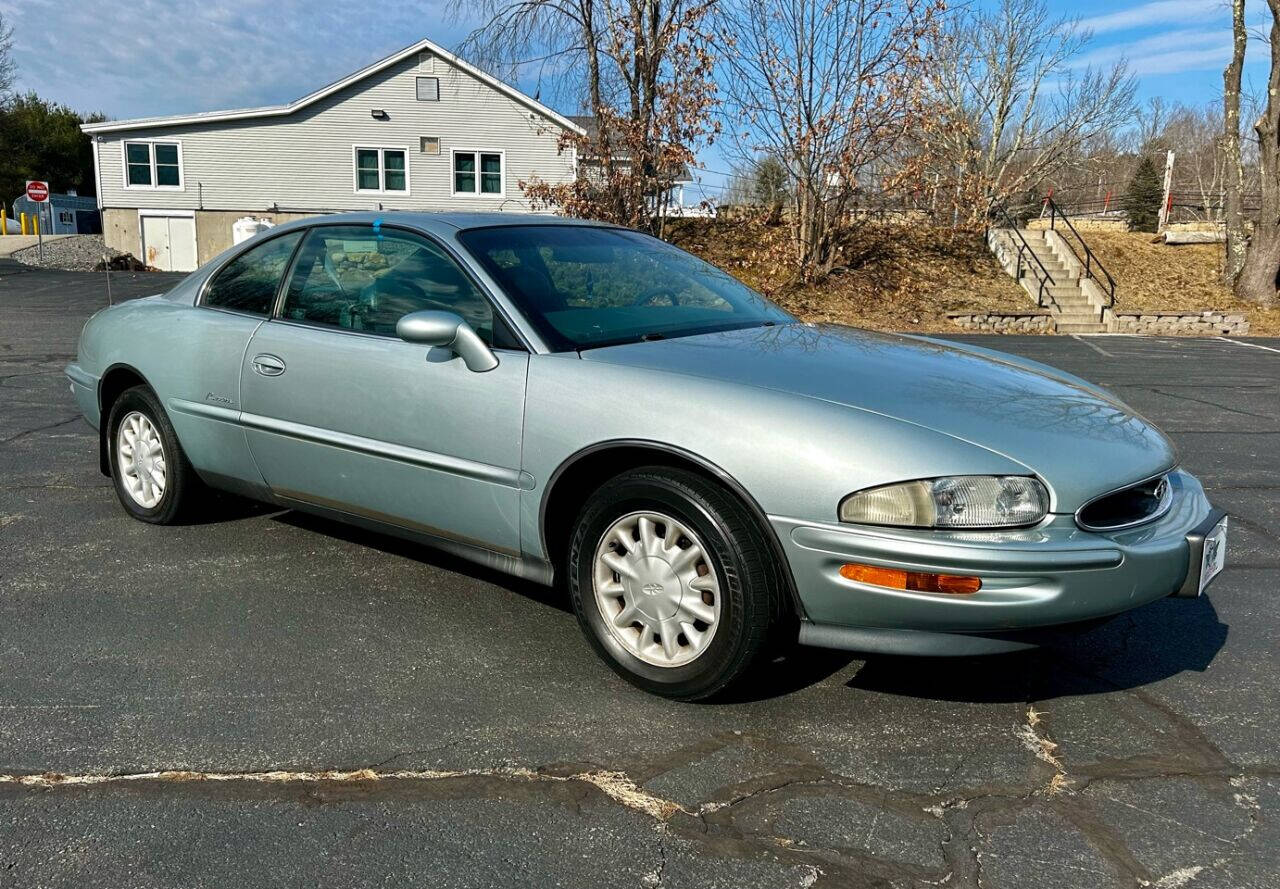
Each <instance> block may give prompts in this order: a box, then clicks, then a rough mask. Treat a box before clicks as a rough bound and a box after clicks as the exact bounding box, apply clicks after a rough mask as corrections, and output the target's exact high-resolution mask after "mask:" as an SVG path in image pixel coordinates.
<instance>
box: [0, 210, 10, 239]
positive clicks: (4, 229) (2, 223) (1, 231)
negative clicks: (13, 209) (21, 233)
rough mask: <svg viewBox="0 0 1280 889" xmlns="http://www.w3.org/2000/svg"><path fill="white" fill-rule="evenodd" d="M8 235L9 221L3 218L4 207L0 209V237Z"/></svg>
mask: <svg viewBox="0 0 1280 889" xmlns="http://www.w3.org/2000/svg"><path fill="white" fill-rule="evenodd" d="M7 234H9V219H8V217H7V216H5V210H4V207H0V237H4V236H5V235H7Z"/></svg>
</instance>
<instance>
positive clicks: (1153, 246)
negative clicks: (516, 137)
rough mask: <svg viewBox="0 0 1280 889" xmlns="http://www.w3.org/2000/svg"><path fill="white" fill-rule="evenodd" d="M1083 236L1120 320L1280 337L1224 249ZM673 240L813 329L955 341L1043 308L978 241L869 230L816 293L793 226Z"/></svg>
mask: <svg viewBox="0 0 1280 889" xmlns="http://www.w3.org/2000/svg"><path fill="white" fill-rule="evenodd" d="M1084 236H1085V239H1086V240H1087V241H1088V243H1089V246H1090V247H1091V248H1092V249H1093V251H1094V252H1095V253H1096V254H1097V255H1098V256H1099V257H1100V258H1101V259H1102V262H1103V264H1105V265H1106V267H1107V269H1108V270H1109V271H1110V272H1111V274H1112V275H1113V276H1114V277H1115V279H1116V293H1117V308H1118V309H1119V310H1120V311H1122V312H1144V313H1145V312H1200V311H1204V310H1205V309H1217V310H1224V311H1230V312H1238V313H1240V314H1243V315H1245V316H1247V317H1248V318H1249V323H1250V328H1251V331H1250V332H1251V333H1253V334H1257V335H1277V334H1280V308H1275V309H1259V308H1257V307H1254V306H1251V305H1249V304H1247V303H1241V302H1239V301H1237V300H1236V299H1235V298H1234V297H1233V296H1232V295H1231V293H1230V291H1228V290H1227V288H1225V287H1223V286H1222V284H1221V283H1220V281H1219V278H1218V276H1219V274H1220V273H1221V263H1222V248H1221V246H1220V245H1213V244H1188V245H1182V246H1177V247H1170V246H1167V245H1165V244H1164V243H1153V242H1152V238H1153V237H1154V236H1153V235H1149V234H1142V233H1138V232H1104V231H1090V232H1086V233H1085V234H1084ZM671 238H672V240H673V241H674V242H675V243H676V244H678V245H680V246H681V247H683V248H685V249H686V250H689V251H691V252H693V253H696V254H697V255H698V256H700V257H702V258H703V259H705V260H707V261H708V262H710V263H713V264H714V265H717V266H719V267H721V268H723V269H725V270H727V271H729V272H731V273H732V274H733V275H735V276H737V277H738V278H740V279H741V280H743V281H745V282H746V283H747V284H749V285H750V286H752V287H754V288H755V289H757V290H759V291H760V292H762V293H764V294H765V295H767V296H768V297H770V298H771V299H773V300H774V301H776V302H777V303H779V304H780V305H781V306H782V307H783V308H785V309H786V310H787V311H789V312H791V313H792V314H794V315H796V316H797V317H799V318H802V319H803V320H806V321H833V322H837V323H840V324H851V325H854V326H856V327H866V328H870V329H873V330H896V331H919V332H929V333H938V332H941V333H954V332H956V331H957V330H958V328H957V327H956V326H955V325H953V324H952V323H951V322H950V321H948V320H947V317H946V316H947V313H948V312H965V313H982V312H1026V311H1029V310H1033V309H1034V308H1035V304H1034V302H1033V301H1032V300H1031V298H1030V297H1029V296H1028V295H1027V293H1026V291H1024V290H1023V289H1022V288H1021V287H1019V286H1018V285H1017V284H1016V283H1015V282H1014V281H1013V279H1012V278H1010V277H1009V276H1008V275H1006V274H1005V273H1004V271H1003V270H1001V268H1000V267H999V266H998V265H996V262H995V260H994V259H993V258H992V256H991V254H990V253H989V252H988V251H987V249H986V245H985V244H984V243H983V240H982V237H981V235H980V234H976V233H967V232H954V231H952V230H951V229H948V228H933V227H929V226H925V225H895V224H892V223H868V224H867V225H866V226H864V227H863V228H862V229H861V230H860V231H859V232H857V233H856V235H854V237H853V239H852V241H851V243H850V245H849V248H848V250H847V255H848V256H850V257H851V259H850V261H849V264H848V266H847V267H846V268H843V269H838V270H837V271H836V273H834V274H832V275H831V276H830V277H829V278H827V279H826V280H825V281H822V282H820V283H818V284H805V283H803V282H800V281H797V280H795V278H794V272H793V270H792V268H791V265H790V263H789V261H788V260H789V255H788V252H787V251H788V249H789V247H788V230H787V229H786V227H785V226H777V227H768V226H765V225H764V224H762V223H761V222H759V221H751V220H735V221H733V222H728V221H723V220H711V221H708V220H684V221H681V222H678V223H676V224H675V227H674V230H673V232H672V234H671Z"/></svg>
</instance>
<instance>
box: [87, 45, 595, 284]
mask: <svg viewBox="0 0 1280 889" xmlns="http://www.w3.org/2000/svg"><path fill="white" fill-rule="evenodd" d="M81 129H82V130H84V132H86V133H88V134H89V135H90V137H91V138H92V139H93V149H94V163H95V166H96V173H97V186H98V195H99V197H98V206H99V208H100V209H101V212H102V228H103V232H104V235H105V237H106V242H107V246H109V247H114V248H116V249H118V250H123V251H125V252H128V253H132V254H133V255H135V256H137V257H139V258H140V259H142V260H143V261H144V262H146V263H147V264H148V265H152V266H155V267H157V268H161V269H167V270H174V271H189V270H191V269H194V268H196V266H198V265H199V264H201V263H203V262H206V261H208V260H209V259H211V258H212V257H214V256H215V255H217V254H218V253H220V252H221V251H222V250H224V249H226V248H227V247H229V246H231V243H232V226H233V225H234V224H235V222H236V220H237V219H241V218H243V217H245V216H253V217H257V218H263V219H267V220H269V221H271V222H282V221H286V220H289V219H296V218H299V217H304V216H314V215H316V214H321V213H331V212H340V211H345V210H388V211H395V210H485V211H509V212H516V213H525V212H531V211H532V210H533V207H532V206H531V205H530V203H529V201H528V200H527V199H526V198H525V195H524V192H523V190H522V188H521V187H520V183H521V182H527V181H531V180H534V179H539V180H542V181H546V182H551V183H560V182H568V181H572V180H573V179H574V177H575V176H576V173H577V158H576V157H575V155H574V152H573V151H572V149H570V150H567V151H561V150H560V140H561V136H562V135H563V133H564V132H565V131H566V130H567V131H571V132H576V133H582V132H583V130H582V127H581V126H580V125H579V124H577V123H575V122H574V121H572V120H570V119H569V118H567V117H564V116H562V115H560V114H558V113H557V112H555V111H553V110H552V109H550V108H548V107H546V106H545V105H543V104H541V103H540V102H538V101H537V100H536V99H533V98H532V97H530V96H527V95H525V94H524V93H522V92H520V91H519V90H517V89H515V88H514V87H512V86H510V85H508V84H506V83H503V82H502V81H500V80H498V79H497V78H494V77H492V76H491V75H489V74H486V73H485V72H483V71H481V70H480V69H478V68H476V67H475V66H473V65H471V64H469V63H468V62H466V61H464V60H462V59H460V58H458V57H457V56H455V55H453V54H452V53H450V52H448V51H447V50H445V49H443V48H441V47H439V46H437V45H436V44H434V43H432V42H431V41H430V40H420V41H418V42H417V43H415V44H413V45H412V46H408V47H405V48H404V49H402V50H400V51H399V52H397V53H394V54H393V55H390V56H388V57H386V58H385V59H382V60H381V61H378V62H374V63H373V64H372V65H369V66H368V67H366V68H363V69H361V70H359V71H357V72H355V73H354V74H351V75H349V76H347V77H344V78H342V79H341V80H339V81H336V82H334V83H331V84H329V85H328V86H325V87H321V88H320V89H317V90H316V91H314V92H312V93H310V94H308V95H306V96H303V97H302V98H300V99H297V100H295V101H293V102H289V103H287V104H284V105H272V106H268V107H263V108H248V109H241V110H235V111H213V112H204V113H199V114H186V115H178V116H174V117H152V118H140V119H136V120H115V121H104V122H101V123H89V124H84V125H83V126H82V127H81Z"/></svg>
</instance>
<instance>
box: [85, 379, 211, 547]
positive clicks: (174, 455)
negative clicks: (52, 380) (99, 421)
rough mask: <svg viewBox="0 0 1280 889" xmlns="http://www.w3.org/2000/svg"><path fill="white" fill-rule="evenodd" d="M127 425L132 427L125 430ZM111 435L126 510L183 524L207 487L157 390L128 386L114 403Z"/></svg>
mask: <svg viewBox="0 0 1280 889" xmlns="http://www.w3.org/2000/svg"><path fill="white" fill-rule="evenodd" d="M122 426H123V427H127V431H123V432H122V429H121V427H122ZM106 435H107V457H108V465H109V466H110V468H111V481H112V483H113V484H114V486H115V489H116V496H117V497H119V498H120V504H121V505H122V506H123V507H124V510H125V512H127V513H129V515H131V516H133V517H134V518H135V519H137V520H138V521H140V522H149V523H151V524H153V525H172V524H177V523H178V522H179V520H180V519H181V518H182V517H183V516H185V515H186V513H187V512H188V511H190V509H191V507H192V506H193V504H194V501H195V500H196V499H198V495H199V494H200V493H202V492H203V485H202V484H201V482H200V479H199V477H197V476H196V473H195V470H194V469H192V468H191V463H190V462H189V461H188V460H187V455H186V454H185V453H184V452H183V450H182V445H180V444H179V443H178V436H177V435H176V434H175V433H174V431H173V424H171V423H170V422H169V416H168V415H167V414H166V413H165V411H164V408H162V407H161V406H160V400H159V399H158V398H156V395H155V393H154V392H152V391H151V389H150V388H148V387H147V386H134V387H133V388H132V389H126V390H125V391H124V392H122V393H121V394H120V397H119V398H117V399H116V401H115V403H114V404H113V405H112V406H111V413H110V415H109V416H108V420H107V431H106ZM131 437H132V438H133V439H134V442H135V444H133V445H132V446H131V444H130V442H129V439H130V438H131ZM156 443H158V445H159V448H160V451H159V453H158V454H157V453H156V450H155V447H156ZM131 447H136V448H137V453H138V460H140V461H141V462H142V464H144V465H143V466H141V467H139V466H138V465H137V463H135V462H133V461H131V459H130V458H131V454H130V449H131ZM131 463H132V466H131V465H130V464H131Z"/></svg>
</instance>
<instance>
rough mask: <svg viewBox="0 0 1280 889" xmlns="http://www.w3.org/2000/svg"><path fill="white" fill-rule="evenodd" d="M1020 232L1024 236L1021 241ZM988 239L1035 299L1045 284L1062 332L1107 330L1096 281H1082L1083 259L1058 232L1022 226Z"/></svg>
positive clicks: (1046, 303)
mask: <svg viewBox="0 0 1280 889" xmlns="http://www.w3.org/2000/svg"><path fill="white" fill-rule="evenodd" d="M1018 234H1020V235H1021V236H1022V239H1021V240H1019V238H1018ZM1022 241H1026V244H1027V247H1030V248H1031V252H1032V253H1033V254H1034V257H1035V258H1034V259H1033V258H1031V257H1029V256H1027V255H1026V250H1025V248H1023V246H1022ZM988 242H989V244H990V246H991V249H992V252H994V253H995V254H996V258H997V259H998V260H999V261H1000V264H1001V265H1002V266H1004V268H1005V270H1006V271H1007V272H1009V274H1010V275H1013V276H1014V277H1016V278H1018V283H1020V284H1021V285H1022V287H1023V289H1025V290H1026V291H1027V293H1029V294H1030V295H1031V298H1032V299H1039V298H1040V297H1041V293H1042V284H1043V303H1044V308H1045V309H1046V310H1048V312H1049V313H1050V315H1051V316H1052V318H1053V323H1054V327H1055V329H1056V330H1057V332H1058V333H1067V334H1070V333H1105V332H1106V331H1107V325H1106V323H1105V322H1104V321H1103V319H1102V304H1101V302H1100V300H1098V298H1097V297H1096V296H1093V294H1096V293H1097V289H1096V288H1095V287H1093V286H1092V283H1093V282H1088V283H1087V284H1086V283H1085V282H1082V281H1081V268H1080V263H1079V261H1078V260H1077V259H1076V258H1075V256H1073V255H1071V254H1070V252H1069V251H1068V250H1067V249H1065V245H1062V242H1061V241H1060V240H1057V239H1056V233H1055V234H1051V233H1049V232H1045V231H1040V230H1035V229H1019V230H1018V231H1017V233H1016V234H1015V232H1014V231H1013V230H1012V229H994V230H992V233H991V235H989V237H988ZM1060 245H1061V246H1060ZM1019 250H1021V251H1022V253H1023V255H1022V260H1021V262H1020V263H1019V262H1018V260H1017V254H1018V252H1019ZM1036 260H1039V262H1037V261H1036ZM1042 266H1043V268H1042ZM1046 273H1047V278H1046ZM1050 280H1051V281H1052V283H1049V282H1050Z"/></svg>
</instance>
